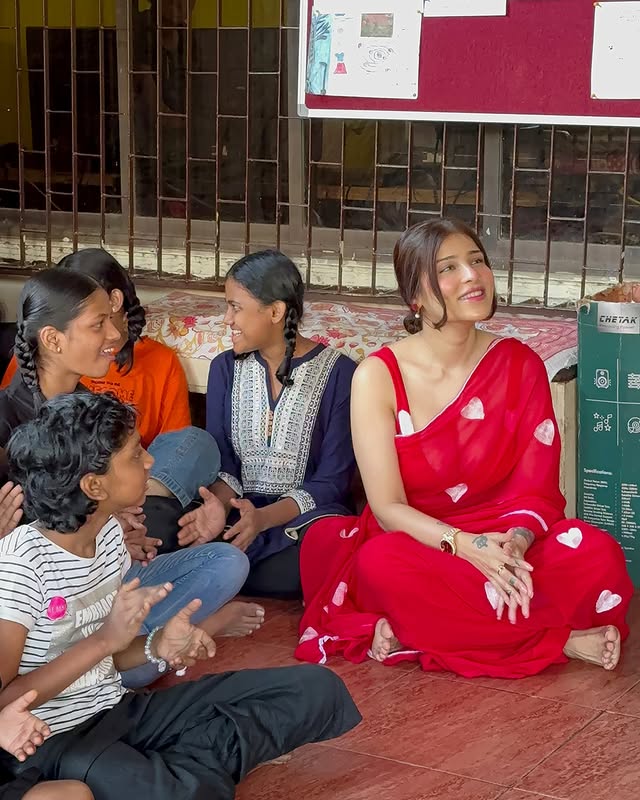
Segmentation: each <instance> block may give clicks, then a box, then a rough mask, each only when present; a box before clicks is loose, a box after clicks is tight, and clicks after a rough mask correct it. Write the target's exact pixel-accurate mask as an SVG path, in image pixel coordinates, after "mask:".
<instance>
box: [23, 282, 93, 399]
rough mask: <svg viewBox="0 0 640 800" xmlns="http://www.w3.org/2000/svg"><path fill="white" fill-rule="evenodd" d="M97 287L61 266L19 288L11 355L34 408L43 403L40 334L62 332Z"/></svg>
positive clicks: (77, 314) (80, 310) (78, 313)
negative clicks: (46, 330) (51, 330)
mask: <svg viewBox="0 0 640 800" xmlns="http://www.w3.org/2000/svg"><path fill="white" fill-rule="evenodd" d="M99 288H100V286H99V284H98V283H97V282H96V281H94V279H93V278H91V277H90V276H89V275H78V274H76V273H73V272H69V271H68V270H65V269H60V267H52V268H51V269H45V270H43V271H42V272H39V273H38V274H37V275H34V276H33V277H32V278H29V280H28V281H27V282H26V283H25V285H24V286H23V287H22V292H21V293H20V299H19V300H18V326H17V330H16V341H15V347H14V353H15V356H16V361H17V362H18V366H19V367H20V374H21V376H22V380H23V381H24V383H25V385H26V386H27V387H28V388H29V389H30V390H31V391H32V392H33V394H34V398H35V401H36V407H37V406H38V405H39V403H40V402H41V401H42V396H41V393H40V384H39V382H38V366H39V361H40V355H39V350H38V345H39V342H40V331H41V330H42V329H43V328H44V327H46V326H47V325H51V326H52V327H53V328H56V329H57V330H59V331H62V332H63V333H64V332H65V331H66V330H67V328H68V327H69V324H70V323H71V322H73V320H74V319H76V318H77V317H78V316H79V315H80V313H81V312H82V310H83V308H84V306H85V304H86V302H87V300H88V299H89V298H90V297H91V295H92V294H93V293H94V292H96V291H97V290H98V289H99Z"/></svg>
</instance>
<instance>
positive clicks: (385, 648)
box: [371, 617, 402, 661]
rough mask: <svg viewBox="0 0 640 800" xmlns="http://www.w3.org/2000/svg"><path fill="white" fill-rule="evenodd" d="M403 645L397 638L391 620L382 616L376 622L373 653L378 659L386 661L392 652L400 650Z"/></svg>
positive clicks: (372, 644)
mask: <svg viewBox="0 0 640 800" xmlns="http://www.w3.org/2000/svg"><path fill="white" fill-rule="evenodd" d="M401 647H402V645H401V644H400V642H399V641H398V639H397V638H396V636H395V635H394V633H393V630H392V628H391V625H389V622H388V621H387V620H386V619H384V617H382V618H380V619H379V620H378V621H377V622H376V629H375V631H374V634H373V642H372V643H371V655H372V657H373V658H375V660H376V661H384V660H385V659H386V658H388V657H389V656H390V655H391V654H392V653H395V652H396V651H397V650H400V649H401Z"/></svg>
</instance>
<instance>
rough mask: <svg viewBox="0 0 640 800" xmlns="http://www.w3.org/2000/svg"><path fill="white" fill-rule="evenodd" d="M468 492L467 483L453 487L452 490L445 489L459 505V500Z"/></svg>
mask: <svg viewBox="0 0 640 800" xmlns="http://www.w3.org/2000/svg"><path fill="white" fill-rule="evenodd" d="M468 491H469V487H468V486H467V484H466V483H459V484H457V486H452V487H451V488H450V489H445V492H446V493H447V494H448V495H449V497H450V498H451V499H452V500H453V502H454V503H457V502H458V500H459V499H460V498H461V497H462V496H463V495H465V494H466V493H467V492H468Z"/></svg>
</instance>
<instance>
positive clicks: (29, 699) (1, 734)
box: [0, 689, 51, 761]
mask: <svg viewBox="0 0 640 800" xmlns="http://www.w3.org/2000/svg"><path fill="white" fill-rule="evenodd" d="M37 696H38V693H37V692H36V691H35V689H32V690H31V691H30V692H27V693H26V694H23V695H22V697H18V699H17V700H14V701H13V703H9V705H8V706H6V707H5V708H3V709H2V711H0V747H2V749H3V750H6V751H7V753H11V755H12V756H15V757H16V758H17V759H18V761H26V760H27V758H28V757H29V756H32V755H33V754H34V753H35V752H36V748H37V747H40V745H41V744H42V743H43V742H44V740H45V739H46V738H47V736H49V735H50V734H51V731H50V730H49V726H48V725H47V723H46V722H43V721H42V720H41V719H38V717H34V715H33V714H31V713H30V712H29V711H28V710H27V709H28V708H29V706H30V705H31V704H32V703H33V702H34V701H35V699H36V697H37Z"/></svg>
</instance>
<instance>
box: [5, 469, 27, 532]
mask: <svg viewBox="0 0 640 800" xmlns="http://www.w3.org/2000/svg"><path fill="white" fill-rule="evenodd" d="M23 503H24V494H23V492H22V488H21V487H20V486H15V485H14V484H13V483H11V481H9V482H7V483H5V485H4V486H3V487H2V488H1V489H0V539H1V538H2V537H3V536H5V535H6V534H7V533H11V531H12V530H13V529H14V528H16V527H17V526H18V523H19V522H20V520H21V518H22V504H23Z"/></svg>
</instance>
